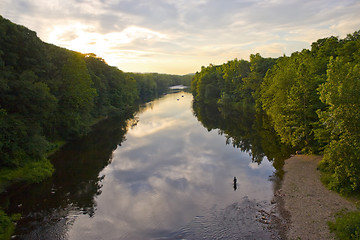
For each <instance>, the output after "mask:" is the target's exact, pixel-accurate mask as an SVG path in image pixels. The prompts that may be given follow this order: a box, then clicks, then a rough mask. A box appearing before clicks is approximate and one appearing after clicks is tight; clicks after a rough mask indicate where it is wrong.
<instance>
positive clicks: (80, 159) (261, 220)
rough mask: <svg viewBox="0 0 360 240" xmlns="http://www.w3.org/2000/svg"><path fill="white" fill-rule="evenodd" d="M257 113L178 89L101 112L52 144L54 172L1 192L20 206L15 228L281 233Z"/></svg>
mask: <svg viewBox="0 0 360 240" xmlns="http://www.w3.org/2000/svg"><path fill="white" fill-rule="evenodd" d="M234 116H235V117H234ZM218 118H222V120H218ZM254 118H255V117H254V116H252V117H250V118H249V116H246V114H243V113H238V114H237V115H236V114H235V115H234V114H233V113H228V114H226V112H218V110H216V109H215V110H214V109H211V108H209V109H206V108H201V109H200V107H199V106H193V99H192V95H191V94H189V93H186V92H178V93H173V94H168V95H165V96H163V97H162V98H160V99H157V100H154V101H153V102H150V103H148V104H146V105H145V106H143V107H142V108H141V110H140V111H139V112H138V113H137V114H136V115H135V118H132V119H129V120H126V121H124V120H121V119H120V120H119V119H109V120H106V121H103V122H101V123H100V124H98V125H96V126H95V127H94V129H93V131H92V132H91V133H90V134H89V135H87V136H85V137H83V138H80V139H78V140H76V141H73V142H71V143H69V144H67V145H66V146H64V147H63V148H62V149H61V150H60V151H58V152H57V153H56V154H54V156H53V157H52V162H53V164H54V166H55V168H56V171H55V173H54V175H53V177H51V178H50V179H48V180H47V181H45V182H43V183H41V184H35V185H31V186H22V187H19V186H17V187H16V188H15V189H11V190H10V191H9V194H8V195H7V196H6V198H5V200H4V199H3V200H2V202H4V201H5V202H7V203H8V206H7V212H9V213H21V214H22V219H21V220H20V221H19V222H18V225H17V228H16V232H15V236H14V238H15V239H70V240H78V239H89V240H91V239H135V240H136V239H257V238H261V239H272V238H277V237H278V233H277V231H276V229H275V230H274V229H270V228H269V227H268V223H267V221H270V219H267V217H268V216H267V213H268V212H270V211H271V210H272V209H273V204H272V203H271V201H272V199H273V196H274V184H275V183H274V181H273V180H274V179H276V173H278V171H276V169H275V168H274V166H273V165H275V164H273V158H274V157H273V156H272V157H271V158H270V157H269V158H268V157H267V156H266V155H265V154H264V153H263V151H264V150H265V151H266V149H264V147H263V148H261V147H258V146H261V144H260V143H259V142H262V144H264V143H263V142H264V141H271V138H269V137H265V139H262V140H261V139H260V140H256V139H259V138H258V137H252V135H251V134H255V133H254V131H257V132H258V131H263V130H261V129H260V128H259V126H257V125H256V122H254V121H255V120H254ZM218 125H220V126H218ZM221 125H222V126H221ZM254 129H255V130H254ZM256 129H257V130H256ZM259 129H260V130H259ZM262 134H265V133H264V132H262ZM265 135H266V134H265ZM259 144H260V145H259ZM271 144H274V143H273V142H271ZM274 151H275V150H274ZM275 152H279V151H275ZM269 155H270V154H269ZM234 177H236V179H237V182H236V184H234V181H233V179H234ZM264 212H265V213H266V214H264Z"/></svg>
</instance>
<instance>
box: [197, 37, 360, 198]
mask: <svg viewBox="0 0 360 240" xmlns="http://www.w3.org/2000/svg"><path fill="white" fill-rule="evenodd" d="M191 91H192V94H193V95H194V99H195V101H198V102H203V103H207V104H209V103H210V104H217V105H218V106H221V107H227V108H242V107H248V106H252V107H253V108H255V109H256V111H262V112H265V113H266V114H267V115H268V116H269V118H270V119H271V123H272V126H273V128H274V129H275V131H276V133H277V134H278V135H279V136H280V139H281V142H282V143H284V144H288V145H291V146H292V147H293V148H294V149H296V150H298V151H302V152H305V153H310V154H323V156H324V157H323V160H322V162H321V165H320V169H321V170H322V172H323V177H322V178H323V181H324V182H325V183H326V185H327V186H328V187H329V188H330V189H333V190H336V191H338V192H340V193H342V194H354V193H358V192H359V190H360V98H359V93H360V31H357V32H355V33H353V34H348V35H347V37H345V38H344V39H340V38H339V37H333V36H332V37H328V38H323V39H319V40H317V41H316V42H314V43H312V44H311V48H310V49H304V50H302V51H301V52H294V53H292V54H291V56H285V55H284V56H282V57H279V58H276V59H274V58H263V57H261V55H260V54H258V53H257V54H252V55H250V61H247V60H238V59H234V60H232V61H228V62H227V63H224V64H222V65H218V66H215V65H209V66H208V67H202V68H201V71H200V72H197V73H196V74H195V76H194V78H193V80H192V82H191Z"/></svg>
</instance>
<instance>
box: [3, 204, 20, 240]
mask: <svg viewBox="0 0 360 240" xmlns="http://www.w3.org/2000/svg"><path fill="white" fill-rule="evenodd" d="M19 219H20V215H19V214H13V215H12V216H8V215H6V213H5V212H4V211H2V210H0V239H3V240H8V239H11V235H12V233H13V232H14V230H15V224H14V222H15V221H17V220H19Z"/></svg>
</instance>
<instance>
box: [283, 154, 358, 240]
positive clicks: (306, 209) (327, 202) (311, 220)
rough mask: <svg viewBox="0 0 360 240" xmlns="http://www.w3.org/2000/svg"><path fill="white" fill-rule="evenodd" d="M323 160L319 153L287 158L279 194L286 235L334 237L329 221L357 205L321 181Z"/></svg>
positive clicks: (291, 236)
mask: <svg viewBox="0 0 360 240" xmlns="http://www.w3.org/2000/svg"><path fill="white" fill-rule="evenodd" d="M320 160H321V157H320V156H307V155H296V156H293V157H291V158H289V159H288V160H286V161H285V165H284V171H285V176H284V179H283V182H282V185H281V188H280V190H278V191H277V192H276V196H277V198H278V202H279V203H280V205H281V207H280V208H281V210H282V213H283V216H284V217H285V218H286V220H287V221H286V222H287V224H285V225H286V229H285V234H286V238H287V239H290V240H293V239H294V240H295V239H302V240H305V239H316V240H319V239H326V240H327V239H334V235H333V234H331V233H330V232H329V228H328V225H327V221H333V220H334V215H335V213H337V212H339V211H340V210H342V209H349V210H355V209H356V208H355V205H354V204H352V203H350V202H349V201H347V200H346V199H345V198H343V197H341V196H339V195H338V194H337V193H334V192H332V191H330V190H328V189H326V188H325V186H324V185H323V184H322V183H321V181H320V172H319V171H318V170H317V165H318V163H319V161H320Z"/></svg>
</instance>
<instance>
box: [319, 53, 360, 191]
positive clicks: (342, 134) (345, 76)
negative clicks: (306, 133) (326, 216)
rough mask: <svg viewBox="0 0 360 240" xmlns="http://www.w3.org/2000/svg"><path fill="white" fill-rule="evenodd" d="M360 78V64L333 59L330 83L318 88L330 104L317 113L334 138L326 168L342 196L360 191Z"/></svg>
mask: <svg viewBox="0 0 360 240" xmlns="http://www.w3.org/2000/svg"><path fill="white" fill-rule="evenodd" d="M359 76H360V64H358V63H352V62H345V61H344V59H342V58H340V57H339V58H336V59H334V58H332V59H331V61H330V64H329V69H328V72H327V81H326V83H324V84H323V85H321V86H320V87H319V92H320V94H321V97H320V99H321V101H322V102H324V103H326V104H327V105H328V108H327V109H326V110H324V111H318V114H319V117H320V121H321V123H322V126H323V127H324V129H323V130H322V133H323V134H326V135H327V136H329V137H330V139H331V141H330V144H329V145H327V146H326V148H325V154H324V160H323V168H324V169H325V170H326V171H328V172H330V173H331V178H330V180H329V186H330V187H331V188H333V189H335V190H337V191H340V192H343V193H349V192H354V191H358V190H359V189H360V98H359V92H360V77H359ZM320 132H321V131H320Z"/></svg>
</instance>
